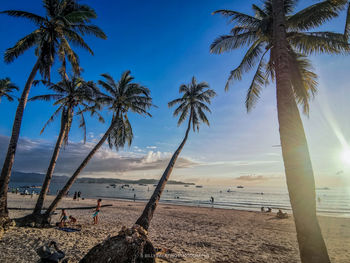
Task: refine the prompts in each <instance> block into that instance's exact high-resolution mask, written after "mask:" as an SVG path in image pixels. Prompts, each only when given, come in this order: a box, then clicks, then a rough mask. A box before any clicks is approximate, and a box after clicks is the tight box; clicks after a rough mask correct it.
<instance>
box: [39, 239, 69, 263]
mask: <svg viewBox="0 0 350 263" xmlns="http://www.w3.org/2000/svg"><path fill="white" fill-rule="evenodd" d="M51 246H53V247H54V249H55V250H53V249H51V248H50V247H51ZM36 253H37V254H38V255H39V257H40V259H41V261H40V262H41V263H59V262H62V261H61V259H63V258H64V257H65V256H66V255H65V254H64V252H63V251H62V250H60V249H59V248H58V245H57V243H56V242H55V241H51V242H50V243H49V245H48V246H47V245H44V246H42V247H40V248H38V249H37V251H36Z"/></svg>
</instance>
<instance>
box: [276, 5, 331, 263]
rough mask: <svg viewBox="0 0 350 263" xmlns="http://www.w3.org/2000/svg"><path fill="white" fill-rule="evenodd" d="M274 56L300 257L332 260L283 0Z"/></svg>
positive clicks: (308, 262) (323, 262) (307, 261)
mask: <svg viewBox="0 0 350 263" xmlns="http://www.w3.org/2000/svg"><path fill="white" fill-rule="evenodd" d="M272 3H273V16H274V19H273V20H274V28H273V46H274V48H273V49H274V50H273V56H274V57H273V59H274V63H275V72H276V89H277V111H278V122H279V131H280V140H281V146H282V155H283V161H284V167H285V173H286V179H287V186H288V191H289V198H290V202H291V205H292V209H293V216H294V221H295V226H296V232H297V239H298V244H299V250H300V258H301V261H302V262H304V263H316V262H317V263H328V262H330V259H329V256H328V253H327V248H326V246H325V243H324V240H323V237H322V233H321V229H320V226H319V223H318V220H317V217H316V196H315V181H314V175H313V170H312V164H311V160H310V155H309V150H308V145H307V141H306V136H305V132H304V128H303V124H302V121H301V118H300V114H299V110H298V107H297V104H296V101H295V97H294V93H293V91H292V86H291V79H290V74H289V72H290V70H289V58H288V43H287V40H286V27H285V14H284V8H283V7H284V1H283V0H273V2H272Z"/></svg>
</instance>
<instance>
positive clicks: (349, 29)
mask: <svg viewBox="0 0 350 263" xmlns="http://www.w3.org/2000/svg"><path fill="white" fill-rule="evenodd" d="M344 36H345V38H346V40H349V37H350V2H349V3H348V7H347V9H346V19H345V29H344Z"/></svg>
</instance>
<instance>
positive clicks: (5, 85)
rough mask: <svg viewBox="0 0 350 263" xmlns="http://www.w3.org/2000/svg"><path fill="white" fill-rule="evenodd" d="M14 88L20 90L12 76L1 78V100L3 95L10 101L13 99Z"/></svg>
mask: <svg viewBox="0 0 350 263" xmlns="http://www.w3.org/2000/svg"><path fill="white" fill-rule="evenodd" d="M14 90H18V87H17V86H16V85H15V84H13V83H12V82H11V80H10V78H4V79H0V101H1V98H2V97H5V98H7V100H8V101H13V96H11V95H10V93H11V92H13V91H14Z"/></svg>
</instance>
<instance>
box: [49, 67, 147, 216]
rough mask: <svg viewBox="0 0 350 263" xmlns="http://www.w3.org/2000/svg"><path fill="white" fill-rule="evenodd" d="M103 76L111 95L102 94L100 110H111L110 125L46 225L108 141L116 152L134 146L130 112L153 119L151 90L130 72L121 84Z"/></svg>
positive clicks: (106, 88)
mask: <svg viewBox="0 0 350 263" xmlns="http://www.w3.org/2000/svg"><path fill="white" fill-rule="evenodd" d="M102 76H103V78H104V79H105V80H99V82H98V83H99V84H100V85H101V86H102V87H103V88H104V89H105V90H106V91H107V92H108V94H101V95H100V98H98V99H97V101H98V105H97V107H99V106H101V105H102V106H103V105H105V106H107V107H108V111H110V112H112V119H111V124H110V126H109V127H108V129H107V131H106V132H105V133H104V135H103V136H102V138H101V139H100V141H99V142H98V143H97V144H96V145H95V146H94V147H93V149H92V150H91V151H90V153H89V154H88V155H87V156H86V158H85V159H84V160H83V162H82V163H81V164H80V166H79V167H78V168H77V170H76V171H75V172H74V174H73V175H72V176H71V177H70V178H69V180H68V181H67V183H66V185H65V186H64V187H63V188H62V189H61V190H60V192H59V194H58V195H57V196H56V198H55V199H54V201H53V202H52V203H51V205H50V207H49V208H48V209H47V210H46V212H45V214H44V222H48V221H49V219H50V216H51V214H52V212H53V211H54V210H55V209H56V207H57V205H58V203H59V202H60V201H61V199H62V198H63V197H64V196H65V194H66V193H67V191H68V190H69V189H70V187H71V186H72V185H73V183H74V182H75V180H76V179H77V178H78V175H79V174H80V173H81V171H82V170H83V169H84V168H85V166H86V165H87V164H88V162H89V161H90V160H91V158H92V157H93V156H94V154H95V153H96V152H97V151H98V150H99V149H100V148H101V146H102V145H103V144H104V143H105V142H106V141H108V145H109V147H110V148H112V147H113V146H114V147H115V148H116V149H117V150H119V148H122V147H124V145H125V144H126V143H127V144H128V145H129V146H130V145H131V142H132V138H133V132H132V127H131V124H130V122H129V119H128V112H129V111H132V112H135V113H137V114H140V115H146V116H151V114H150V113H149V112H148V111H147V110H148V109H149V108H150V107H151V106H152V98H151V97H150V91H149V89H148V88H146V87H144V86H141V85H140V84H137V83H133V82H132V81H133V79H134V78H133V77H132V76H131V74H130V71H125V72H124V73H123V74H122V76H121V78H120V80H119V81H118V82H115V80H114V79H113V78H112V77H111V76H110V75H109V74H102Z"/></svg>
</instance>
